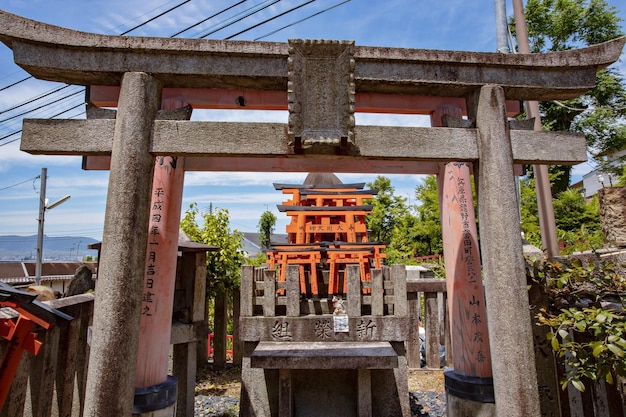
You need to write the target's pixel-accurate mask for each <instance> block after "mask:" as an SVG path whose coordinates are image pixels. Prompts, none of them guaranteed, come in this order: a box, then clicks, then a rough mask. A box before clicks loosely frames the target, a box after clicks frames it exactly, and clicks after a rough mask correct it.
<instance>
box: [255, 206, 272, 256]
mask: <svg viewBox="0 0 626 417" xmlns="http://www.w3.org/2000/svg"><path fill="white" fill-rule="evenodd" d="M275 225H276V216H274V213H272V212H271V211H264V212H263V214H261V218H260V219H259V223H258V224H257V227H258V228H259V234H260V235H261V236H260V238H261V247H262V248H267V247H269V245H270V236H271V235H272V233H274V226H275Z"/></svg>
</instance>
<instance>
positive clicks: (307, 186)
mask: <svg viewBox="0 0 626 417" xmlns="http://www.w3.org/2000/svg"><path fill="white" fill-rule="evenodd" d="M363 187H365V183H364V182H357V183H353V184H281V183H276V182H275V183H274V189H276V190H288V189H294V190H309V189H310V190H315V189H329V190H331V189H346V190H350V189H354V190H360V189H362V188H363Z"/></svg>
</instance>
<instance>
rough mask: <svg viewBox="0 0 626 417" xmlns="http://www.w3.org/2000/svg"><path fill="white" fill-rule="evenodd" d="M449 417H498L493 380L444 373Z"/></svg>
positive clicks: (449, 372) (450, 372)
mask: <svg viewBox="0 0 626 417" xmlns="http://www.w3.org/2000/svg"><path fill="white" fill-rule="evenodd" d="M444 377H445V385H446V412H447V416H448V417H465V416H472V417H496V404H495V399H494V392H493V380H492V379H491V378H472V377H465V376H463V375H457V374H455V373H454V371H453V370H447V371H445V372H444Z"/></svg>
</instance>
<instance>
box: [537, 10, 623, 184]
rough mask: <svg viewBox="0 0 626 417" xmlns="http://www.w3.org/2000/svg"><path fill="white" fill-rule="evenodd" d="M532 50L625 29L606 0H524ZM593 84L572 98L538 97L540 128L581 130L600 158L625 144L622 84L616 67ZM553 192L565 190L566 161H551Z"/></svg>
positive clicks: (593, 40)
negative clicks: (553, 163)
mask: <svg viewBox="0 0 626 417" xmlns="http://www.w3.org/2000/svg"><path fill="white" fill-rule="evenodd" d="M525 15H526V22H527V27H528V36H529V42H530V48H531V51H532V52H548V51H563V50H567V49H572V48H579V47H583V46H589V45H593V44H598V43H601V42H605V41H608V40H611V39H614V38H617V37H619V36H622V35H623V31H622V30H621V28H620V22H621V18H620V17H619V16H618V11H617V9H616V8H615V7H614V6H609V5H608V3H607V2H606V1H605V0H528V2H527V3H526V8H525ZM596 83H597V85H596V87H595V88H594V89H593V90H592V91H590V92H588V93H586V94H584V95H582V96H581V97H578V98H576V99H573V100H567V101H563V102H557V101H552V102H542V103H540V112H541V117H542V123H543V126H544V129H546V130H553V131H557V130H559V131H576V132H582V133H584V134H585V137H586V140H587V145H588V148H589V151H590V153H591V154H592V155H593V157H594V158H595V159H596V161H597V162H599V163H600V164H605V163H606V157H607V156H608V155H610V154H611V153H612V152H614V151H616V150H620V149H623V148H624V147H625V146H626V126H625V125H624V119H623V118H624V116H626V94H625V92H626V86H625V85H624V79H623V77H621V76H620V75H619V73H618V71H617V70H616V69H615V68H612V67H610V68H607V69H605V70H602V71H600V72H599V73H598V75H597V78H596ZM550 171H551V172H553V173H554V172H561V173H562V175H561V176H555V177H553V182H552V184H553V195H556V194H558V193H560V192H562V191H565V190H566V188H567V186H568V185H569V181H570V172H571V168H570V167H564V166H559V167H551V168H550Z"/></svg>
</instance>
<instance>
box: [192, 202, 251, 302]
mask: <svg viewBox="0 0 626 417" xmlns="http://www.w3.org/2000/svg"><path fill="white" fill-rule="evenodd" d="M198 218H201V219H202V224H199V223H198V221H197V219H198ZM180 227H181V229H182V230H183V231H184V232H185V233H187V235H188V236H189V237H190V238H191V239H192V240H193V241H194V242H198V243H204V244H207V245H212V246H217V247H218V248H219V250H218V251H216V252H208V253H207V295H208V296H209V297H214V296H215V295H216V294H218V293H221V292H224V291H226V290H230V289H234V288H239V284H240V282H241V265H242V263H243V261H244V253H243V249H242V248H243V246H242V243H241V239H242V233H241V232H239V231H237V230H234V231H231V229H230V217H229V214H228V210H225V209H220V208H218V209H216V210H209V211H207V212H204V213H202V214H200V211H199V209H198V205H197V204H196V203H193V204H191V205H190V206H189V208H188V209H187V211H186V212H185V216H184V217H183V219H182V220H181V223H180Z"/></svg>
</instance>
